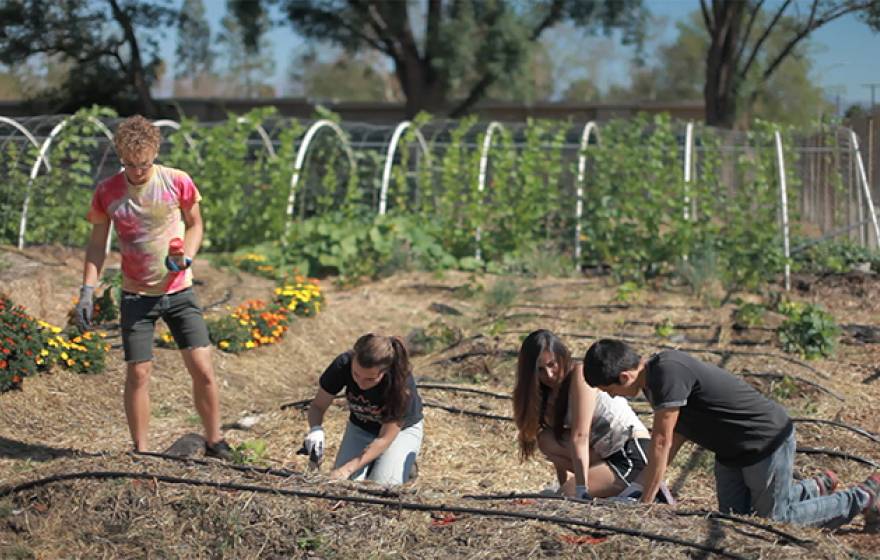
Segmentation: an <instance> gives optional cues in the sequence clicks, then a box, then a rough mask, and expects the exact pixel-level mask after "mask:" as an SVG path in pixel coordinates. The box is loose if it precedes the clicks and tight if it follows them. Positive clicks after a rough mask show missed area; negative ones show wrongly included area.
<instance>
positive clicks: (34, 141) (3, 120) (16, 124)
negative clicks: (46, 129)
mask: <svg viewBox="0 0 880 560" xmlns="http://www.w3.org/2000/svg"><path fill="white" fill-rule="evenodd" d="M0 123H5V124H8V125H9V126H11V127H12V128H14V129H16V130H17V131H19V132H21V133H22V134H24V136H25V138H27V139H28V141H29V142H30V143H31V144H32V145H33V146H34V147H35V148H37V149H39V148H40V143H39V141H37V139H36V137H34V135H33V134H31V131H30V130H28V129H27V128H26V127H25V126H24V125H22V124H21V123H19V122H18V121H15V120H13V119H10V118H9V117H0ZM43 165H44V166H45V167H46V171H52V166H51V165H49V160H48V159H44V160H43Z"/></svg>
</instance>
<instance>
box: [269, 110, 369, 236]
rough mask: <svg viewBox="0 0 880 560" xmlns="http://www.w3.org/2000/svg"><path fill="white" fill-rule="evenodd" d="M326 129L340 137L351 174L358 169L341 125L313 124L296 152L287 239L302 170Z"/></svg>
mask: <svg viewBox="0 0 880 560" xmlns="http://www.w3.org/2000/svg"><path fill="white" fill-rule="evenodd" d="M324 127H327V128H329V129H330V130H332V131H333V132H335V133H336V136H337V137H339V140H340V141H341V142H342V149H344V150H345V154H346V155H347V156H348V164H349V166H350V168H351V173H355V171H356V169H357V163H356V162H355V159H354V153H353V152H352V151H351V144H350V143H349V141H348V138H347V137H346V135H345V132H343V130H342V129H341V128H340V127H339V125H338V124H336V123H335V122H333V121H331V120H328V119H321V120H319V121H316V122H315V123H313V124H312V126H310V127H309V129H308V130H307V131H306V133H305V135H304V136H303V141H302V143H301V144H300V145H299V149H298V150H297V152H296V159H295V160H294V163H293V174H292V175H291V176H290V194H289V195H288V196H287V218H288V220H287V223H286V224H285V226H284V234H285V238H286V237H287V233H289V231H290V222H291V220H292V219H293V204H294V202H295V200H296V186H297V184H298V183H299V179H300V176H301V174H302V168H303V165H304V163H305V161H306V154H307V153H308V150H309V144H311V143H312V139H314V137H315V135H316V134H317V133H318V131H319V130H321V129H322V128H324Z"/></svg>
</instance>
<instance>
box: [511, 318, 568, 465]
mask: <svg viewBox="0 0 880 560" xmlns="http://www.w3.org/2000/svg"><path fill="white" fill-rule="evenodd" d="M547 350H549V351H550V352H553V354H554V355H555V356H556V360H557V361H558V362H559V370H560V371H561V372H563V373H564V374H565V378H564V379H563V380H562V383H561V384H560V386H559V392H558V394H557V395H556V401H555V406H554V411H553V434H554V435H555V436H556V439H558V440H561V439H562V433H563V431H565V414H566V413H567V412H568V391H569V387H570V386H571V375H568V373H570V370H571V353H570V352H569V351H568V348H567V347H566V346H565V344H564V343H563V342H562V341H561V340H560V339H559V337H557V336H556V335H555V334H553V333H552V332H550V331H548V330H544V329H541V330H537V331H535V332H533V333H531V334H530V335H529V336H527V337H526V339H525V340H524V341H523V343H522V346H521V347H520V350H519V357H518V359H517V366H516V385H514V387H513V418H514V421H515V422H516V427H517V428H518V429H519V438H518V439H519V454H520V458H521V459H522V460H525V459H528V458H529V457H531V456H532V455H534V454H535V449H536V447H537V443H538V432H539V431H540V430H541V428H545V427H547V425H546V423H545V422H544V418H543V416H544V409H545V406H546V403H547V399H548V398H549V396H550V388H549V387H547V386H546V385H543V384H541V382H540V379H539V373H538V358H540V356H541V354H542V353H543V352H544V351H547Z"/></svg>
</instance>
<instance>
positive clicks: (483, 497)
mask: <svg viewBox="0 0 880 560" xmlns="http://www.w3.org/2000/svg"><path fill="white" fill-rule="evenodd" d="M462 498H467V499H469V500H479V501H493V500H551V501H552V500H557V501H568V502H578V503H580V502H582V500H577V499H575V498H569V497H567V496H558V495H549V496H548V495H546V494H538V493H526V492H510V493H507V494H466V495H464V496H462ZM600 500H601V498H600ZM601 501H604V500H601ZM600 503H601V502H600ZM670 511H671V513H673V514H674V515H677V516H681V517H693V516H700V517H707V518H709V519H724V520H727V521H731V522H734V523H741V524H743V525H749V526H751V527H755V528H757V529H762V530H764V531H767V532H768V533H773V534H774V535H777V536H779V537H782V538H784V539H786V540H787V541H789V542H791V543H792V544H796V545H798V546H802V547H804V548H810V546H811V545H813V544H815V541H813V540H810V539H802V538H800V537H798V536H795V535H792V534H791V533H786V532H785V531H782V530H781V529H777V528H776V527H773V526H772V525H770V524H768V523H760V522H758V521H752V520H751V519H746V518H743V517H739V516H736V515H731V514H727V513H721V512H720V511H709V510H685V511H678V510H670Z"/></svg>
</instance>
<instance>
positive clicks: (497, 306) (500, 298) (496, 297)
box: [483, 277, 520, 315]
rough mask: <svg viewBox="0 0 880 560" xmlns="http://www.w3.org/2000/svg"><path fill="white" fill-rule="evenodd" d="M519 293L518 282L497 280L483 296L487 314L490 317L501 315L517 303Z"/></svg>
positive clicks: (504, 279) (503, 279) (506, 279)
mask: <svg viewBox="0 0 880 560" xmlns="http://www.w3.org/2000/svg"><path fill="white" fill-rule="evenodd" d="M519 293H520V289H519V286H517V285H516V282H514V281H513V280H511V279H509V278H503V277H502V278H497V279H496V280H495V282H493V283H492V285H491V286H489V287H488V288H487V289H486V291H485V293H484V294H483V303H484V305H485V306H486V312H487V313H488V314H489V315H499V314H500V313H502V312H503V311H504V310H505V309H507V308H508V307H510V306H511V305H512V304H513V302H514V301H516V298H517V296H519Z"/></svg>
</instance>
